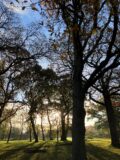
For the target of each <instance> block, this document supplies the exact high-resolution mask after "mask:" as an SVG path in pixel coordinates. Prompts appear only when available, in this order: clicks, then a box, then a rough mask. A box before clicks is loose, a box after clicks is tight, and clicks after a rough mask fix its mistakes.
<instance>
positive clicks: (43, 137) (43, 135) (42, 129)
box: [41, 115, 45, 141]
mask: <svg viewBox="0 0 120 160" xmlns="http://www.w3.org/2000/svg"><path fill="white" fill-rule="evenodd" d="M42 121H43V120H42V115H41V131H42V140H43V141H45V134H44V128H43V123H42Z"/></svg>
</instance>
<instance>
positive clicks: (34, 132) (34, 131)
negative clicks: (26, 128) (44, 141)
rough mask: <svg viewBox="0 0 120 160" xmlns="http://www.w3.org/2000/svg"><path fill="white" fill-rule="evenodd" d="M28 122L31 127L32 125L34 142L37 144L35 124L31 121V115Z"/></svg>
mask: <svg viewBox="0 0 120 160" xmlns="http://www.w3.org/2000/svg"><path fill="white" fill-rule="evenodd" d="M30 122H31V125H32V129H33V135H34V139H35V142H38V135H37V133H36V129H35V123H34V119H33V117H32V115H30Z"/></svg>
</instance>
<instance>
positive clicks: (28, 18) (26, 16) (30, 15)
mask: <svg viewBox="0 0 120 160" xmlns="http://www.w3.org/2000/svg"><path fill="white" fill-rule="evenodd" d="M21 1H22V0H21ZM34 1H35V0H34ZM0 2H2V3H4V4H5V5H6V6H7V7H9V8H10V10H11V11H13V12H15V13H16V14H17V15H18V17H20V20H21V22H22V24H23V25H24V27H26V28H27V26H28V25H29V24H30V23H32V22H40V21H41V20H42V18H41V17H40V14H39V12H37V11H33V10H32V9H31V8H27V9H25V10H22V9H20V7H17V8H16V7H14V6H11V5H10V2H9V0H5V1H3V0H0ZM40 65H42V67H43V68H46V67H47V66H48V65H49V63H48V61H46V60H45V59H41V60H40ZM53 114H55V115H56V114H57V113H53ZM45 121H46V120H45ZM85 122H86V126H89V125H94V123H95V121H94V120H87V118H86V120H85Z"/></svg>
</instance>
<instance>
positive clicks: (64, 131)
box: [61, 113, 67, 141]
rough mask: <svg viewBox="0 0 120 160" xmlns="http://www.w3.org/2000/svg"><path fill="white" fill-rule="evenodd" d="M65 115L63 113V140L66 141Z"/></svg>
mask: <svg viewBox="0 0 120 160" xmlns="http://www.w3.org/2000/svg"><path fill="white" fill-rule="evenodd" d="M66 139H67V138H66V128H65V116H64V115H63V113H61V141H66Z"/></svg>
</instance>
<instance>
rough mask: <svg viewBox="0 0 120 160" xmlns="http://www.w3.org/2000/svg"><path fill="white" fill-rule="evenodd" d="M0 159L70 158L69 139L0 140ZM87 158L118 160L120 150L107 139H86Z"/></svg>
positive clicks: (66, 159) (41, 159)
mask: <svg viewBox="0 0 120 160" xmlns="http://www.w3.org/2000/svg"><path fill="white" fill-rule="evenodd" d="M0 146H1V148H0V160H71V147H72V143H71V141H70V139H69V140H68V141H66V142H63V141H60V142H57V141H56V140H52V141H46V142H45V141H40V142H38V143H34V142H28V141H10V143H9V144H6V142H5V141H2V142H0ZM87 151H88V160H119V159H120V150H119V149H116V148H114V147H112V146H111V145H110V140H109V139H101V138H94V139H88V140H87Z"/></svg>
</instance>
